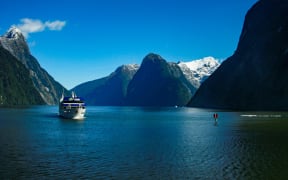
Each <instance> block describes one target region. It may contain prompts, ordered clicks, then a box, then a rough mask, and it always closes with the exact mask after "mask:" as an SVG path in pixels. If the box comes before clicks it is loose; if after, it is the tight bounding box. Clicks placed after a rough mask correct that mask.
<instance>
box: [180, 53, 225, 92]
mask: <svg viewBox="0 0 288 180" xmlns="http://www.w3.org/2000/svg"><path fill="white" fill-rule="evenodd" d="M178 66H179V67H180V68H181V70H182V71H183V73H184V75H185V76H186V78H187V79H188V80H189V81H190V82H191V83H192V84H193V85H194V86H195V87H200V85H201V84H202V83H203V82H204V81H205V80H206V79H207V78H208V77H209V76H210V75H211V74H212V73H213V72H214V71H215V70H216V69H217V68H218V67H219V66H220V62H219V60H218V59H215V58H214V57H211V56H210V57H205V58H203V59H197V60H193V61H190V62H179V63H178Z"/></svg>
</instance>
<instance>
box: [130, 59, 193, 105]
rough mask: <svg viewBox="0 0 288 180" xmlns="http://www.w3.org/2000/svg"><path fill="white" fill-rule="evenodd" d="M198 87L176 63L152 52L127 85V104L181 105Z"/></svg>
mask: <svg viewBox="0 0 288 180" xmlns="http://www.w3.org/2000/svg"><path fill="white" fill-rule="evenodd" d="M195 91H196V88H195V87H194V86H192V85H191V83H190V82H189V81H188V80H187V79H186V77H185V76H184V74H183V72H182V71H181V69H180V67H179V66H178V65H177V64H176V63H168V62H166V61H165V60H164V59H163V58H162V57H161V56H159V55H156V54H149V55H147V56H146V57H145V58H144V59H143V61H142V64H141V66H140V68H139V70H138V71H137V73H136V74H135V76H134V77H133V79H132V80H131V82H130V84H129V86H128V90H127V99H126V105H131V106H175V105H177V106H182V105H185V104H187V102H188V101H189V99H190V98H191V97H192V95H193V94H194V92H195Z"/></svg>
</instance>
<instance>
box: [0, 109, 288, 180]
mask: <svg viewBox="0 0 288 180" xmlns="http://www.w3.org/2000/svg"><path fill="white" fill-rule="evenodd" d="M214 112H215V111H213V110H204V109H194V108H140V107H88V108H87V117H86V118H85V119H84V120H82V121H74V120H64V119H60V118H58V116H57V107H53V106H52V107H51V106H36V107H29V108H21V109H0V133H1V135H0V178H1V179H3V178H4V179H18V178H35V179H39V178H53V179H54V178H57V179H59V178H69V179H70V178H74V179H75V178H85V179H86V178H89V179H91V178H93V179H194V178H199V179H235V178H236V179H237V178H238V179H283V178H285V177H287V175H288V140H287V137H288V113H278V112H225V111H223V112H217V113H218V114H219V120H218V124H215V122H214V119H213V113H214Z"/></svg>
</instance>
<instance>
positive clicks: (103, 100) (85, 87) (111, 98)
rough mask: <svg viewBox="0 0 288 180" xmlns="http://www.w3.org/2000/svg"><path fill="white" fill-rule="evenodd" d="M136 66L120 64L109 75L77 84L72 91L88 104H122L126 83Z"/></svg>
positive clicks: (131, 76) (136, 68)
mask: <svg viewBox="0 0 288 180" xmlns="http://www.w3.org/2000/svg"><path fill="white" fill-rule="evenodd" d="M138 68H139V66H138V65H136V64H131V65H123V66H120V67H118V68H117V69H116V70H115V72H113V73H111V74H110V75H109V76H107V77H104V78H101V79H97V80H94V81H90V82H87V83H83V84H81V85H78V86H76V87H75V88H73V89H72V91H75V92H76V94H77V95H78V96H81V97H83V98H84V99H85V102H86V103H87V104H88V105H101V106H121V105H124V101H125V97H126V92H127V87H128V84H129V82H130V81H131V79H132V78H133V76H134V74H135V73H136V72H137V70H138Z"/></svg>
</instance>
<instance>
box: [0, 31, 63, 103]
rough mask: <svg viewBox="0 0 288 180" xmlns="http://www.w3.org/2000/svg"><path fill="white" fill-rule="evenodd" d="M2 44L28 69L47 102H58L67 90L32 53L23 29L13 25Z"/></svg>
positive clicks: (1, 40) (3, 38)
mask: <svg viewBox="0 0 288 180" xmlns="http://www.w3.org/2000/svg"><path fill="white" fill-rule="evenodd" d="M0 46H1V47H3V48H4V49H6V50H8V51H9V52H10V53H11V54H12V55H13V56H14V57H15V58H17V60H19V61H20V62H21V63H22V64H24V66H25V67H26V68H27V69H28V71H29V73H30V78H31V79H32V81H33V84H34V86H35V88H36V89H37V91H38V92H39V94H40V95H41V97H42V99H43V100H44V102H45V103H46V104H57V103H58V100H59V99H60V97H61V94H62V92H63V90H64V91H65V92H67V90H66V89H65V88H64V87H63V86H62V85H61V84H59V83H58V82H57V81H55V80H54V78H53V77H51V76H50V75H49V74H48V73H47V72H46V71H45V70H44V69H43V68H42V67H41V66H40V64H39V62H38V60H37V59H36V58H35V57H34V56H33V55H32V54H31V53H30V50H29V47H28V44H27V42H26V39H25V37H24V35H23V34H22V32H21V30H19V29H18V28H16V27H11V28H10V29H9V30H8V31H7V32H6V33H5V34H4V35H3V36H0Z"/></svg>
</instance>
